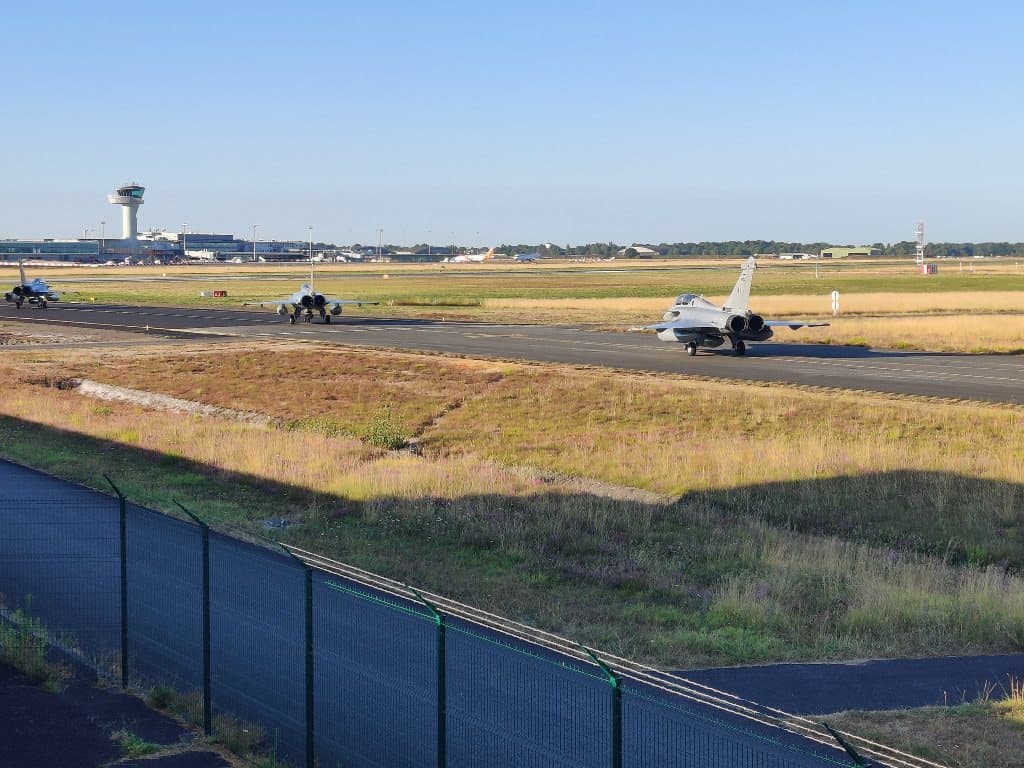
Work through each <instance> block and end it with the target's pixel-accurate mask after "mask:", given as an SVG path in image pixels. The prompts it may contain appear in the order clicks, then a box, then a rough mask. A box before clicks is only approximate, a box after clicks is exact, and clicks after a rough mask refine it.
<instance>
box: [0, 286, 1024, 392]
mask: <svg viewBox="0 0 1024 768" xmlns="http://www.w3.org/2000/svg"><path fill="white" fill-rule="evenodd" d="M7 319H11V320H13V319H19V320H29V321H32V322H41V323H46V324H51V323H52V324H61V323H67V324H71V325H80V326H86V327H89V326H93V327H108V328H117V329H121V330H128V331H138V332H145V331H146V329H147V328H148V329H149V330H150V331H151V332H154V331H158V330H160V329H166V330H172V331H175V332H177V333H186V334H192V333H197V334H213V335H215V336H219V337H227V338H232V337H240V338H245V339H259V338H279V339H301V340H313V341H321V342H328V343H330V342H335V343H342V344H353V345H365V346H373V347H387V348H394V349H408V350H418V351H426V352H447V353H457V354H467V355H473V356H482V357H495V358H502V359H516V360H534V361H543V362H555V363H569V364H576V365H596V366H606V367H611V368H622V369H628V370H638V371H654V372H663V373H692V374H696V375H699V376H710V377H720V378H726V379H738V380H748V381H760V382H785V383H792V384H809V385H816V386H824V387H840V388H845V389H860V390H869V391H876V392H885V393H894V394H911V395H925V396H934V397H943V398H957V399H965V400H981V401H989V402H1003V403H1024V357H1018V356H1009V355H958V354H942V353H924V352H899V351H873V350H866V349H862V348H859V347H835V346H821V345H812V344H775V343H768V344H753V345H750V347H751V348H750V351H749V352H748V353H747V355H746V356H745V357H742V358H737V357H735V356H734V355H732V353H731V352H718V351H711V352H701V353H700V354H698V355H697V356H696V357H688V356H687V355H686V352H685V350H684V349H683V345H682V344H669V343H665V342H661V341H659V340H658V339H657V338H655V336H654V335H653V334H648V333H615V332H607V331H604V332H602V331H592V330H587V329H584V328H573V327H568V326H543V325H501V324H496V323H479V322H451V321H449V322H442V321H434V320H412V319H385V318H373V317H370V318H367V317H358V318H355V317H345V316H342V317H339V318H335V320H334V322H332V323H331V324H330V325H324V324H322V323H320V322H319V321H318V322H315V323H312V324H302V323H300V324H297V325H294V326H293V325H289V324H288V323H287V321H285V320H283V319H282V318H280V317H278V316H277V315H275V314H273V313H270V312H268V311H265V310H264V311H234V310H221V309H191V308H190V309H181V308H162V307H129V306H115V305H93V304H63V305H56V306H51V307H50V308H49V309H46V310H38V309H31V310H29V309H22V310H20V311H19V310H17V309H15V308H14V307H13V306H12V305H8V304H5V305H3V306H0V320H7Z"/></svg>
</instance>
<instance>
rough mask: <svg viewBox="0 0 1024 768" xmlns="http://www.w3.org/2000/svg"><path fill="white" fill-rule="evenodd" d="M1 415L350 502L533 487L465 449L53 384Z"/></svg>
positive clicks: (23, 394)
mask: <svg viewBox="0 0 1024 768" xmlns="http://www.w3.org/2000/svg"><path fill="white" fill-rule="evenodd" d="M0 415H6V416H11V417H14V418H17V419H20V420H22V421H26V422H29V423H33V424H39V425H46V426H51V427H56V428H63V429H66V430H69V431H71V432H74V433H75V434H80V435H88V436H90V437H95V438H100V439H102V440H106V441H109V442H110V443H113V444H115V445H125V446H132V447H135V448H141V449H145V450H152V451H157V452H159V453H161V454H164V455H166V456H169V457H171V458H180V459H183V460H187V461H190V462H197V463H198V464H201V465H204V466H206V467H209V468H210V469H211V470H216V471H219V472H223V473H239V474H243V475H247V476H250V477H255V478H264V479H267V480H272V481H276V482H280V483H282V484H286V485H297V486H300V487H302V488H306V489H309V490H312V491H315V492H320V493H325V494H330V495H334V496H338V497H342V498H347V499H352V500H355V501H363V500H367V499H375V498H421V497H423V496H433V497H437V498H454V497H458V496H464V495H471V494H485V493H494V492H496V493H507V494H509V495H519V494H522V493H525V492H528V491H529V490H531V489H536V488H539V484H538V483H536V482H535V481H531V480H529V479H528V478H527V477H525V476H524V475H522V474H521V473H518V472H515V471H511V470H508V469H503V468H501V467H499V466H497V465H495V464H494V463H492V462H488V461H486V460H483V459H480V458H478V457H475V456H471V455H463V456H458V457H451V458H450V459H445V460H438V461H432V460H428V459H424V458H421V457H418V456H413V455H410V454H401V453H388V452H383V451H379V450H376V449H373V448H370V447H367V446H366V445H365V444H364V443H362V442H360V441H359V440H355V439H350V438H344V437H321V436H310V435H296V434H294V433H289V432H285V431H282V430H280V429H276V428H273V427H267V426H259V425H253V424H246V423H238V422H233V421H229V420H225V419H220V418H214V417H189V416H183V415H181V414H175V413H164V412H160V411H151V410H148V409H144V408H141V407H139V406H132V405H125V404H122V403H118V404H116V405H108V404H106V403H102V402H96V401H93V400H90V399H87V398H83V397H82V396H80V395H78V394H76V393H74V392H67V391H61V390H57V389H40V388H39V387H33V386H26V387H20V388H15V389H7V390H6V391H5V393H4V395H3V397H2V398H0ZM545 489H547V486H545Z"/></svg>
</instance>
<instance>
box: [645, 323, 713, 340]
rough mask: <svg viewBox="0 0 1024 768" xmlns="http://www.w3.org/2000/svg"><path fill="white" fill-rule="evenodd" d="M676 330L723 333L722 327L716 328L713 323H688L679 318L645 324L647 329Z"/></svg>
mask: <svg viewBox="0 0 1024 768" xmlns="http://www.w3.org/2000/svg"><path fill="white" fill-rule="evenodd" d="M670 328H671V329H672V330H676V331H693V332H694V333H708V334H715V335H718V336H720V335H721V334H722V329H721V328H716V327H715V326H713V325H694V324H693V323H686V322H682V321H679V320H675V321H665V322H662V323H655V324H654V325H645V326H644V330H645V331H667V330H669V329H670Z"/></svg>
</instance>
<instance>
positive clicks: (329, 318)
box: [324, 315, 331, 325]
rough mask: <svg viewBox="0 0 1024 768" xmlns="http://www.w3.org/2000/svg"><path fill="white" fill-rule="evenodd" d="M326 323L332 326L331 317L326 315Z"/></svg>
mask: <svg viewBox="0 0 1024 768" xmlns="http://www.w3.org/2000/svg"><path fill="white" fill-rule="evenodd" d="M324 322H325V323H327V324H328V325H330V324H331V316H330V315H324Z"/></svg>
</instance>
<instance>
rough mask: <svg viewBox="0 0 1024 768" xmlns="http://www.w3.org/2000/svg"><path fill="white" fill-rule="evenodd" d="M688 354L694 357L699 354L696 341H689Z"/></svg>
mask: <svg viewBox="0 0 1024 768" xmlns="http://www.w3.org/2000/svg"><path fill="white" fill-rule="evenodd" d="M686 354H688V355H689V356H690V357H693V356H694V355H696V354H697V343H696V342H694V341H691V342H688V343H687V345H686Z"/></svg>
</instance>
